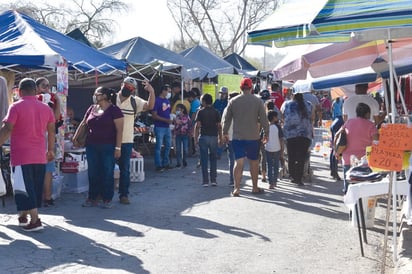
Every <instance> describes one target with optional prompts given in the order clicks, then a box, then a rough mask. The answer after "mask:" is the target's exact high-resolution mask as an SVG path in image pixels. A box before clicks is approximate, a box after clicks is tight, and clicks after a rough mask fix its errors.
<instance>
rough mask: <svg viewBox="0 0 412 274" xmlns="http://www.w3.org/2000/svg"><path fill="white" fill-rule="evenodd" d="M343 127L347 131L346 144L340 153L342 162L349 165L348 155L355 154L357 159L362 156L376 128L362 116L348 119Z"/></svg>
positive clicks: (370, 143)
mask: <svg viewBox="0 0 412 274" xmlns="http://www.w3.org/2000/svg"><path fill="white" fill-rule="evenodd" d="M343 127H344V128H345V129H346V133H347V146H346V149H345V150H344V151H343V153H342V158H343V164H344V165H350V156H351V155H355V156H356V157H357V158H358V159H360V158H361V157H363V156H364V155H365V154H366V147H367V146H370V145H372V141H373V136H374V135H375V134H377V133H378V130H377V129H376V127H375V124H374V123H372V122H371V121H369V120H366V119H363V118H353V119H349V120H348V121H346V123H345V124H344V125H343Z"/></svg>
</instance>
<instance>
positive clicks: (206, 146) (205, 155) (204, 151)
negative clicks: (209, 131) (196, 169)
mask: <svg viewBox="0 0 412 274" xmlns="http://www.w3.org/2000/svg"><path fill="white" fill-rule="evenodd" d="M217 145H218V143H217V136H200V138H199V149H200V165H201V167H202V177H203V183H208V182H209V172H208V160H210V181H211V182H216V176H217V155H216V154H217Z"/></svg>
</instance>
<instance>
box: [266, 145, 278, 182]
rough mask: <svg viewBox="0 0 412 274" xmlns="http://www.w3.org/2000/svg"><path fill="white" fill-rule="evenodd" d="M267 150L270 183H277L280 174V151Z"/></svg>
mask: <svg viewBox="0 0 412 274" xmlns="http://www.w3.org/2000/svg"><path fill="white" fill-rule="evenodd" d="M265 152H266V161H267V164H268V166H267V167H268V179H269V184H276V183H277V181H278V176H279V161H280V151H275V152H270V151H267V150H266V151H265Z"/></svg>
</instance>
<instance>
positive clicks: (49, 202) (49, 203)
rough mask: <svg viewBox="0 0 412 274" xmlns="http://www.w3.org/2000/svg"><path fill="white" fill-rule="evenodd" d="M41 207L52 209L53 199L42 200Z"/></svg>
mask: <svg viewBox="0 0 412 274" xmlns="http://www.w3.org/2000/svg"><path fill="white" fill-rule="evenodd" d="M43 206H44V207H53V206H54V200H53V199H50V200H44V201H43Z"/></svg>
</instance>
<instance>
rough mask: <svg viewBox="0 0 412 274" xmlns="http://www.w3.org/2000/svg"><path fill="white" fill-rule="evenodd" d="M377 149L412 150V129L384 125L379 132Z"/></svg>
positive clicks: (395, 125)
mask: <svg viewBox="0 0 412 274" xmlns="http://www.w3.org/2000/svg"><path fill="white" fill-rule="evenodd" d="M379 147H382V148H387V149H392V150H412V128H410V127H408V126H407V125H406V124H385V125H383V126H382V128H381V130H380V132H379Z"/></svg>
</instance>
